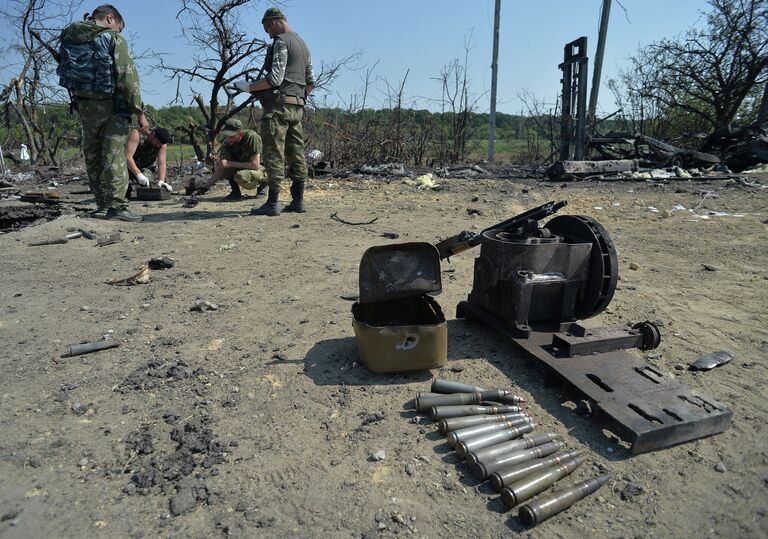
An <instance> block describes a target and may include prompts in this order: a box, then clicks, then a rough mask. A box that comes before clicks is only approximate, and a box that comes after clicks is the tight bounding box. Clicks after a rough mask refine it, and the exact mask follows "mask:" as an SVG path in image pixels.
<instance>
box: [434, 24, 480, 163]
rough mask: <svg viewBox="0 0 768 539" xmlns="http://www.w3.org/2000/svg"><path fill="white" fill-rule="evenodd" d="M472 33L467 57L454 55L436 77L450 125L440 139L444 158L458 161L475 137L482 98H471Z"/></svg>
mask: <svg viewBox="0 0 768 539" xmlns="http://www.w3.org/2000/svg"><path fill="white" fill-rule="evenodd" d="M471 42H472V34H471V32H470V34H469V35H468V36H467V38H466V39H465V40H464V60H463V61H460V60H459V59H458V58H455V59H454V60H452V61H451V62H449V63H448V64H447V65H445V66H443V68H442V69H441V71H440V76H439V78H438V79H437V80H438V82H439V83H440V87H441V90H442V98H441V103H440V107H441V116H442V119H443V121H446V120H447V121H448V122H449V125H448V126H447V128H446V126H443V129H442V130H441V131H442V133H441V135H442V139H441V141H440V147H441V151H440V155H439V156H438V159H439V160H441V161H448V162H456V161H460V160H463V159H464V158H465V157H466V155H467V150H468V148H467V144H468V142H469V141H470V139H471V138H472V135H473V133H474V129H473V128H472V123H471V120H472V115H473V114H474V113H475V112H476V111H477V109H478V106H477V103H478V101H479V100H480V97H482V96H480V97H477V98H474V99H473V98H472V96H471V94H470V87H471V85H472V83H471V81H470V79H469V73H468V69H467V68H468V62H469V51H470V50H471V48H472V45H471Z"/></svg>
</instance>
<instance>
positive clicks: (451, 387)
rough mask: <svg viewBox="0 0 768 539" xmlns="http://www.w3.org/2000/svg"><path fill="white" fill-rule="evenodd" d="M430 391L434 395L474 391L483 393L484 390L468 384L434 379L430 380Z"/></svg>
mask: <svg viewBox="0 0 768 539" xmlns="http://www.w3.org/2000/svg"><path fill="white" fill-rule="evenodd" d="M431 391H432V392H434V393H474V392H475V391H485V389H483V388H482V387H477V386H471V385H469V384H462V383H461V382H453V381H451V380H443V379H442V378H435V379H433V380H432V389H431Z"/></svg>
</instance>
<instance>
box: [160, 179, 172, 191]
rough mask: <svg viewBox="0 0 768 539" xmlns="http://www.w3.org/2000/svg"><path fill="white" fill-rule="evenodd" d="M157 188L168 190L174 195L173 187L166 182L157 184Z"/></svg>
mask: <svg viewBox="0 0 768 539" xmlns="http://www.w3.org/2000/svg"><path fill="white" fill-rule="evenodd" d="M157 186H158V187H161V188H163V189H165V190H167V191H168V192H169V193H173V187H171V186H170V184H167V183H165V182H157Z"/></svg>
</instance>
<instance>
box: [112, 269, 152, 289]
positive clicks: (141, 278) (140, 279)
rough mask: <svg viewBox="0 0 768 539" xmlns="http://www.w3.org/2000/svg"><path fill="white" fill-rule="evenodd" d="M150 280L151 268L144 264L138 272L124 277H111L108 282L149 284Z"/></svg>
mask: <svg viewBox="0 0 768 539" xmlns="http://www.w3.org/2000/svg"><path fill="white" fill-rule="evenodd" d="M148 282H149V268H148V267H147V266H142V267H141V269H140V270H139V272H138V273H135V274H134V275H131V276H130V277H126V278H124V279H111V280H109V281H107V284H112V285H117V286H133V285H135V284H147V283H148Z"/></svg>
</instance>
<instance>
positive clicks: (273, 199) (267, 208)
mask: <svg viewBox="0 0 768 539" xmlns="http://www.w3.org/2000/svg"><path fill="white" fill-rule="evenodd" d="M279 198H280V186H279V185H270V186H269V195H268V196H267V201H266V202H265V203H264V204H262V205H261V206H260V207H258V208H251V215H268V216H270V217H277V216H278V215H280V206H279V205H278V203H277V201H278V199H279Z"/></svg>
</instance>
